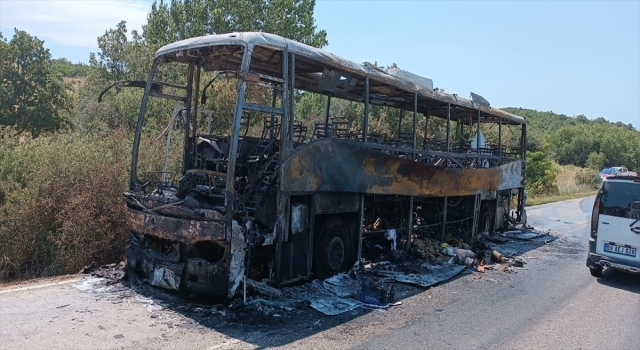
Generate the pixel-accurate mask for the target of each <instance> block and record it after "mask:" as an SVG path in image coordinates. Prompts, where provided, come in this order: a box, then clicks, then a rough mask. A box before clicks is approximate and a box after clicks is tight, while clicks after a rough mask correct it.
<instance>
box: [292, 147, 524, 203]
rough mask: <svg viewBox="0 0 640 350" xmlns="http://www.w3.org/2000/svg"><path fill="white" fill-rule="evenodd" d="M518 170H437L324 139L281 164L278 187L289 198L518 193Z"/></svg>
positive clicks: (514, 165)
mask: <svg viewBox="0 0 640 350" xmlns="http://www.w3.org/2000/svg"><path fill="white" fill-rule="evenodd" d="M521 170H522V161H514V162H511V163H509V164H505V165H502V166H500V167H496V168H482V169H449V168H440V167H435V166H429V165H425V164H423V163H419V162H415V161H412V160H411V159H405V158H399V157H396V156H392V155H389V154H386V153H383V152H380V151H376V150H373V149H370V148H368V147H366V146H364V145H361V144H358V143H351V142H348V141H341V140H336V139H323V140H318V141H316V142H313V143H311V144H309V145H308V146H307V147H301V148H299V149H298V150H297V152H296V153H295V154H294V155H293V156H292V157H290V158H289V159H287V160H286V162H285V163H284V164H283V175H284V176H283V177H284V181H283V183H282V186H283V189H284V190H285V191H291V192H314V191H322V192H351V193H368V194H385V195H403V196H435V197H444V196H470V195H476V194H481V193H483V192H486V191H496V190H501V189H508V188H517V187H520V186H521V184H522V180H523V179H522V171H521Z"/></svg>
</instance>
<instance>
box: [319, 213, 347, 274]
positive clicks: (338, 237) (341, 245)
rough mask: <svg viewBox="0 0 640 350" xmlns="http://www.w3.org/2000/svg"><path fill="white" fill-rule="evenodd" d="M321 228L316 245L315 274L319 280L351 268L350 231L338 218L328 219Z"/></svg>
mask: <svg viewBox="0 0 640 350" xmlns="http://www.w3.org/2000/svg"><path fill="white" fill-rule="evenodd" d="M319 227H320V230H319V231H318V232H319V234H318V236H317V237H318V239H317V240H316V242H315V244H314V247H315V248H314V252H313V272H314V273H315V275H316V276H317V277H319V278H326V277H330V276H333V275H335V274H337V273H338V272H341V271H344V270H346V269H347V268H348V266H349V257H350V256H351V244H350V240H349V239H348V238H349V229H348V228H347V225H346V224H345V223H344V221H342V220H341V219H340V218H338V217H332V218H329V219H327V220H326V221H324V222H322V223H321V224H320V226H319Z"/></svg>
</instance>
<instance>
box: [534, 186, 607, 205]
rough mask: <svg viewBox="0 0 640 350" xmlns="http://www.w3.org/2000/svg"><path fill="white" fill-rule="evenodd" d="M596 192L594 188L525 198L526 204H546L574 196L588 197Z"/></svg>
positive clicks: (573, 197) (574, 197)
mask: <svg viewBox="0 0 640 350" xmlns="http://www.w3.org/2000/svg"><path fill="white" fill-rule="evenodd" d="M596 192H597V191H596V190H593V191H588V192H575V193H567V194H558V195H553V196H544V197H534V198H529V199H527V206H532V205H540V204H547V203H553V202H560V201H566V200H569V199H576V198H584V197H589V196H595V195H596Z"/></svg>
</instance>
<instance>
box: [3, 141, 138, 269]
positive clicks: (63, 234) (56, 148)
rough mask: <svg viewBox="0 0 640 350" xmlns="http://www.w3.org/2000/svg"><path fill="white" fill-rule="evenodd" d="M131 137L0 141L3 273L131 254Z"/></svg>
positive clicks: (73, 265)
mask: <svg viewBox="0 0 640 350" xmlns="http://www.w3.org/2000/svg"><path fill="white" fill-rule="evenodd" d="M130 138H131V136H130V135H128V133H125V132H124V131H118V130H116V131H115V132H112V133H111V134H103V135H79V134H58V135H54V136H51V137H40V138H38V139H35V140H26V141H25V142H23V143H21V144H15V145H11V146H5V147H0V159H2V160H3V161H2V162H1V163H0V166H1V167H0V179H1V180H2V181H0V192H1V193H3V196H2V197H3V201H2V202H0V280H8V279H13V278H25V277H37V276H47V275H55V274H63V273H75V272H77V271H78V270H80V269H81V268H82V266H85V265H87V264H89V263H91V262H93V261H95V262H96V263H98V264H102V263H106V262H113V261H117V260H118V259H121V258H122V257H123V256H124V242H125V238H126V234H127V228H126V225H125V222H124V205H123V203H122V192H123V190H124V189H125V187H126V184H127V178H128V173H129V171H128V170H129V166H130V164H129V161H130V154H131V151H130V149H131V140H130Z"/></svg>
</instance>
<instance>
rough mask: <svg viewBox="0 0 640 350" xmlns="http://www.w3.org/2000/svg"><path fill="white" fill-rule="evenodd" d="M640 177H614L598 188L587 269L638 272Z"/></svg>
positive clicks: (592, 219)
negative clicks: (614, 269)
mask: <svg viewBox="0 0 640 350" xmlns="http://www.w3.org/2000/svg"><path fill="white" fill-rule="evenodd" d="M639 213H640V177H638V176H625V175H620V174H618V175H614V176H610V177H607V178H605V179H604V180H603V181H602V184H601V185H600V190H599V191H598V195H597V196H596V200H595V203H594V206H593V212H592V214H591V235H590V238H589V255H588V257H587V267H589V270H590V271H591V275H593V276H595V277H599V276H601V275H602V271H603V270H604V269H605V268H608V267H613V268H616V269H619V270H624V271H628V272H635V273H640V252H639V250H640V217H639V215H638V214H639Z"/></svg>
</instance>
